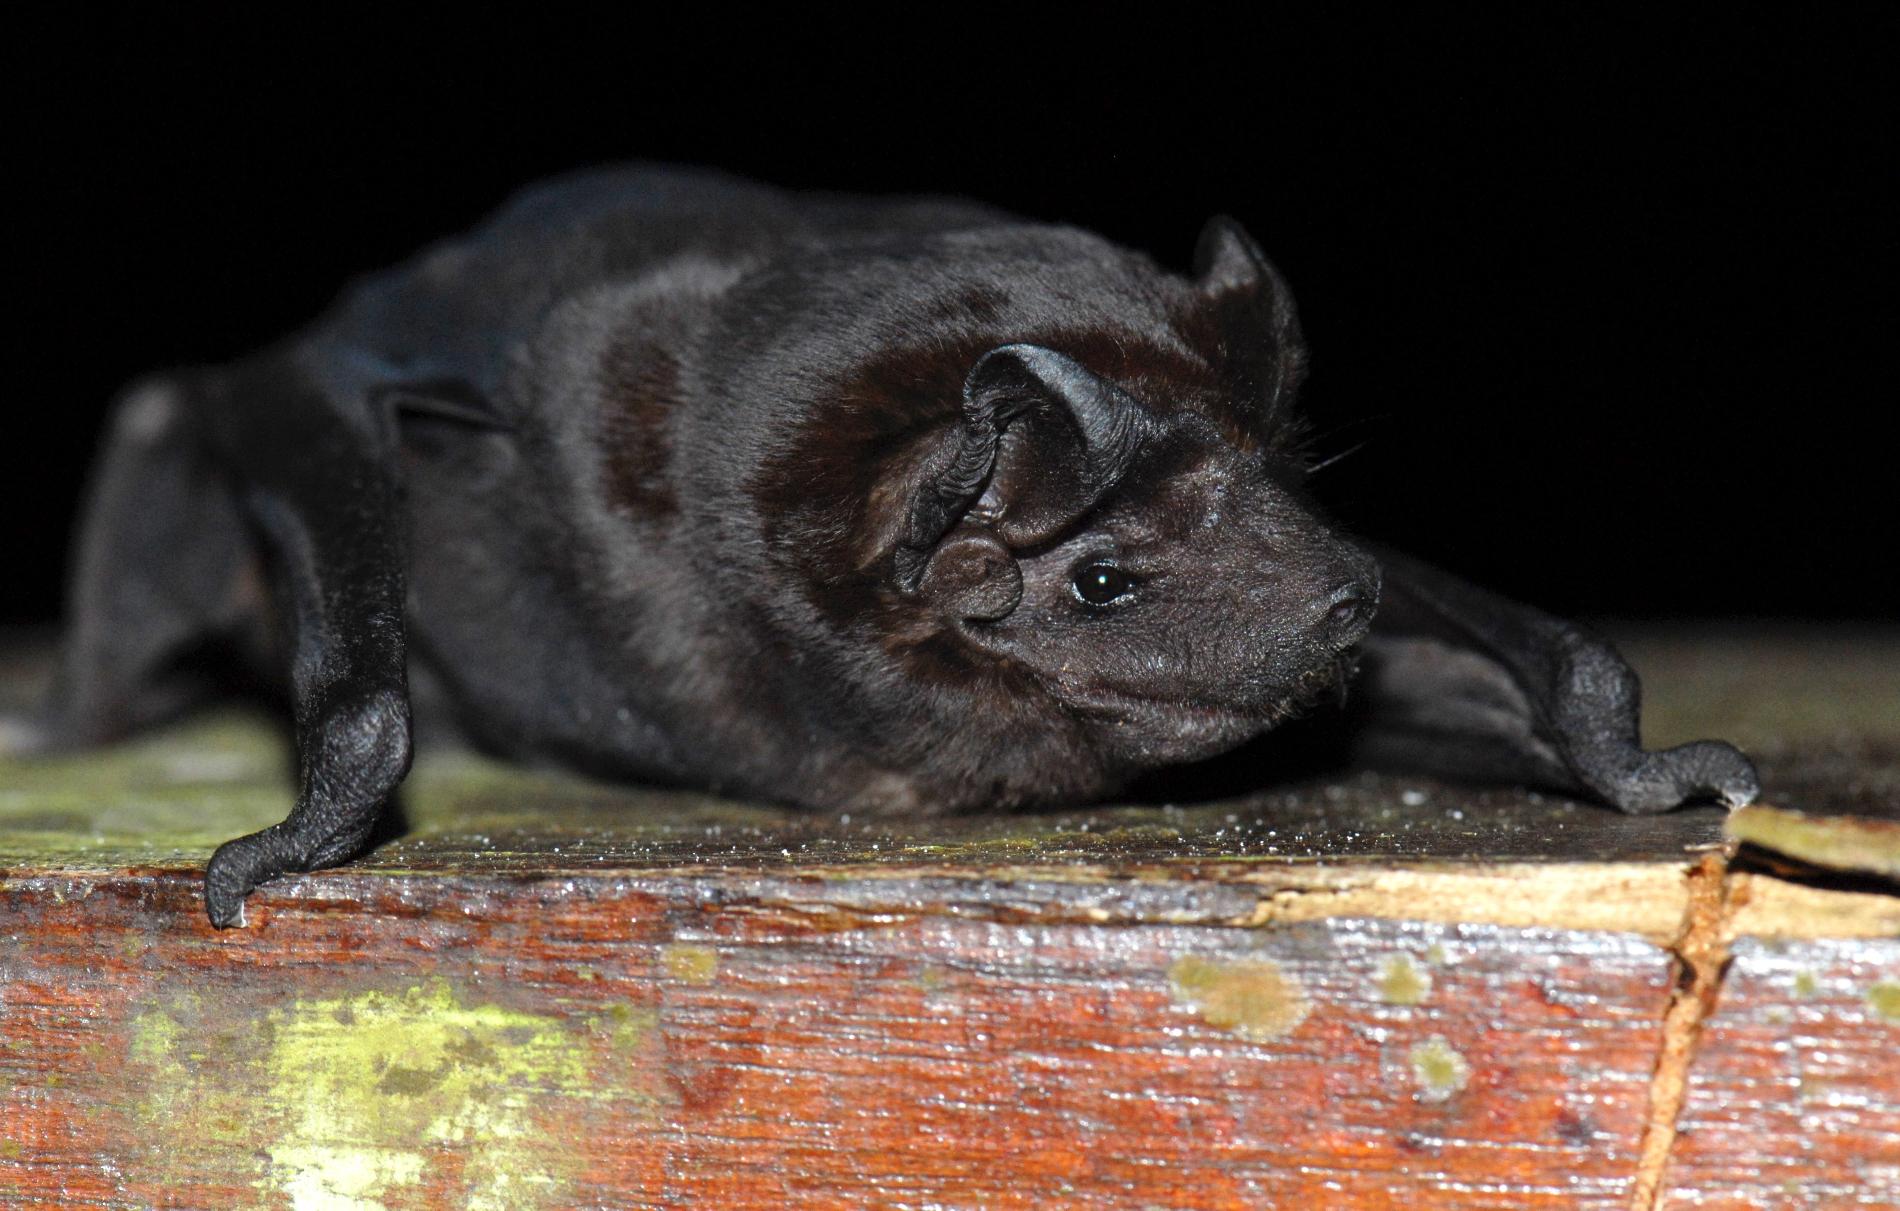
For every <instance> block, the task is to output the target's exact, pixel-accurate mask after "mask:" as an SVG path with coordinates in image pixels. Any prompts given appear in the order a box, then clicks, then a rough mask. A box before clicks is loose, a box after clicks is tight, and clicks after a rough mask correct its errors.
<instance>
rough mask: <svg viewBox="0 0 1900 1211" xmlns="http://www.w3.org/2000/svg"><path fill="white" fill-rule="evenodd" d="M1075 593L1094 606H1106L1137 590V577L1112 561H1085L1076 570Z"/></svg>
mask: <svg viewBox="0 0 1900 1211" xmlns="http://www.w3.org/2000/svg"><path fill="white" fill-rule="evenodd" d="M1074 584H1075V595H1076V596H1077V597H1080V598H1081V599H1082V600H1083V601H1084V602H1086V603H1087V604H1089V605H1092V606H1105V605H1108V604H1109V603H1110V602H1113V601H1118V600H1120V599H1121V598H1123V597H1126V596H1128V594H1130V593H1132V592H1134V590H1135V578H1134V577H1132V576H1130V575H1129V574H1128V573H1126V572H1124V571H1122V570H1121V569H1120V568H1118V567H1116V566H1115V565H1114V564H1112V563H1102V562H1100V561H1099V560H1098V561H1096V562H1094V563H1085V564H1083V565H1082V566H1081V567H1079V568H1077V569H1076V570H1075V580H1074Z"/></svg>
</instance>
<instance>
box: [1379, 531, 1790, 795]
mask: <svg viewBox="0 0 1900 1211" xmlns="http://www.w3.org/2000/svg"><path fill="white" fill-rule="evenodd" d="M1378 554H1379V559H1380V562H1381V563H1382V564H1383V565H1384V568H1385V588H1384V593H1383V600H1382V603H1381V605H1380V607H1379V613H1378V616H1377V618H1376V619H1375V620H1374V622H1373V627H1372V632H1371V634H1370V635H1369V636H1368V637H1367V639H1366V641H1365V643H1364V645H1363V649H1364V662H1363V668H1362V672H1361V676H1360V680H1359V682H1358V684H1357V685H1356V686H1355V695H1356V696H1357V697H1358V699H1359V702H1358V705H1357V708H1356V709H1357V712H1358V713H1359V715H1360V716H1361V725H1362V726H1361V730H1360V731H1359V733H1358V735H1357V737H1356V743H1357V746H1358V749H1359V751H1360V754H1361V756H1363V757H1364V758H1366V759H1367V760H1369V761H1371V762H1373V763H1375V764H1381V765H1388V766H1399V767H1405V768H1413V769H1420V770H1425V771H1430V772H1435V773H1442V774H1446V775H1450V776H1453V777H1465V778H1480V779H1485V780H1502V781H1515V782H1529V783H1535V784H1542V785H1550V786H1556V787H1561V788H1566V789H1572V790H1582V791H1585V792H1587V793H1589V794H1590V795H1592V796H1593V797H1595V798H1598V799H1601V800H1603V801H1604V802H1606V803H1609V804H1612V805H1613V806H1615V807H1618V808H1620V809H1622V810H1623V811H1626V812H1631V813H1648V812H1659V811H1666V810H1668V809H1669V808H1672V807H1675V806H1677V805H1678V804H1680V803H1683V802H1685V801H1688V800H1691V799H1720V800H1722V801H1723V802H1726V803H1728V804H1731V805H1740V804H1744V803H1749V802H1752V801H1753V800H1754V799H1755V797H1756V796H1757V795H1758V794H1759V793H1760V784H1759V782H1758V780H1757V778H1756V774H1755V767H1754V766H1753V765H1752V764H1750V763H1749V760H1748V758H1746V757H1744V756H1743V755H1742V754H1741V753H1740V752H1738V751H1737V750H1736V749H1734V748H1733V747H1731V746H1730V745H1727V744H1723V743H1721V742H1719V741H1713V740H1701V741H1697V742H1695V743H1693V744H1685V745H1682V746H1680V747H1678V748H1672V749H1665V750H1661V751H1657V752H1646V751H1644V749H1643V748H1642V745H1641V743H1640V740H1639V738H1638V723H1639V712H1640V705H1641V703H1640V694H1641V690H1640V687H1639V685H1638V684H1637V679H1636V674H1635V673H1634V672H1632V671H1631V669H1630V667H1629V666H1628V665H1627V664H1625V663H1624V662H1623V659H1622V657H1620V656H1618V655H1617V653H1616V650H1615V649H1614V648H1612V647H1611V646H1610V645H1609V644H1608V643H1606V642H1605V641H1604V640H1602V639H1600V638H1597V637H1596V636H1594V635H1591V634H1590V633H1588V632H1587V631H1585V630H1583V629H1581V628H1579V627H1577V626H1575V625H1574V624H1571V623H1568V622H1564V621H1562V620H1560V619H1556V618H1552V617H1550V616H1549V615H1547V614H1543V613H1540V612H1539V611H1537V610H1534V609H1531V608H1530V607H1528V606H1523V605H1519V604H1517V603H1516V602H1513V601H1508V600H1506V599H1504V598H1502V597H1499V596H1497V595H1496V594H1493V593H1489V592H1486V591H1485V590H1483V589H1480V588H1477V587H1476V586H1473V585H1470V584H1467V583H1465V582H1464V581H1462V580H1459V579H1458V578H1457V577H1454V576H1450V575H1448V574H1446V573H1444V572H1441V571H1439V570H1438V569H1436V568H1433V567H1431V566H1429V565H1427V564H1423V563H1420V562H1419V561H1417V560H1415V559H1411V558H1410V557H1407V556H1404V555H1400V554H1397V553H1394V552H1389V551H1380V552H1379V553H1378Z"/></svg>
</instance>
